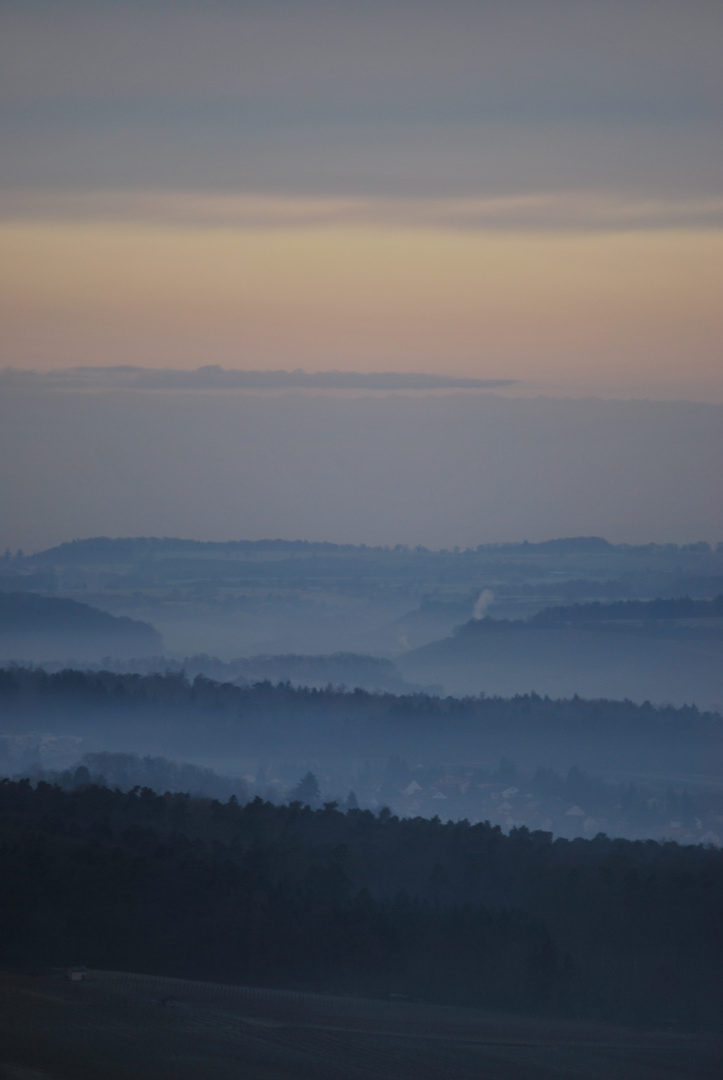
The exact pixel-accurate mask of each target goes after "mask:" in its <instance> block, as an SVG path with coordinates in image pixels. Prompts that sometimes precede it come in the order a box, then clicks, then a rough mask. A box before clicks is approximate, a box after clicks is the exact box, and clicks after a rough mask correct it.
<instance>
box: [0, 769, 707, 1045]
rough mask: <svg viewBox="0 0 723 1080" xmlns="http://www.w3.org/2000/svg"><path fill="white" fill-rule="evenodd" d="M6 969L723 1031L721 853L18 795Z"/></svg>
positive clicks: (356, 818) (5, 848)
mask: <svg viewBox="0 0 723 1080" xmlns="http://www.w3.org/2000/svg"><path fill="white" fill-rule="evenodd" d="M0 866H1V871H0V909H1V910H2V912H3V935H2V942H1V944H0V963H2V964H3V965H4V966H6V967H8V966H9V967H14V968H15V969H17V968H18V967H24V968H25V969H27V967H28V965H30V966H33V965H35V966H36V967H38V966H39V967H40V968H42V967H45V968H46V969H47V967H49V966H52V965H62V966H64V965H67V964H69V963H84V964H87V965H88V966H89V967H93V968H112V969H116V970H131V971H139V972H145V973H148V974H158V975H167V976H178V977H182V978H192V979H205V980H212V981H219V982H229V983H237V984H244V985H256V986H267V987H277V988H285V989H288V990H297V991H308V990H312V991H322V992H327V993H335V994H340V993H351V994H357V995H362V996H372V997H374V996H384V997H386V996H389V995H390V994H391V995H400V996H403V997H406V998H409V999H422V1000H424V1001H429V1002H437V1003H440V1004H447V1005H474V1006H483V1007H487V1008H494V1009H512V1010H518V1011H523V1012H528V1013H530V1012H533V1013H539V1014H545V1015H558V1016H570V1017H578V1018H598V1019H605V1020H615V1021H623V1022H625V1023H634V1024H636V1023H642V1024H646V1025H661V1024H662V1025H665V1026H671V1025H674V1026H680V1027H682V1028H699V1029H709V1030H715V1029H717V1028H718V1027H719V1025H720V1017H721V1015H723V854H721V852H720V851H718V850H716V849H712V848H703V847H681V846H679V845H677V844H675V843H668V844H664V845H661V844H657V843H654V842H648V843H639V842H638V843H630V842H627V841H620V840H618V841H613V840H608V839H606V838H604V837H598V838H596V839H595V840H592V841H585V840H576V841H573V842H570V841H565V840H556V841H553V840H552V839H551V837H550V835H549V834H545V833H530V832H528V831H527V830H525V829H519V830H514V831H513V832H512V833H511V834H510V835H509V836H504V835H503V834H502V833H501V832H500V830H499V829H498V828H494V827H491V826H489V825H486V824H481V825H476V826H470V825H469V823H467V822H460V823H457V824H453V823H448V824H446V825H444V824H442V823H441V822H439V821H438V820H437V821H428V820H424V819H421V818H417V819H411V820H399V819H398V818H396V817H394V816H393V815H391V814H390V813H389V812H388V811H387V812H382V813H380V814H379V815H374V814H373V813H371V812H370V811H364V810H356V811H349V812H347V813H346V814H344V813H341V812H339V811H338V810H336V809H334V807H333V806H331V805H328V806H326V807H324V808H322V809H320V810H317V811H313V810H311V809H310V808H309V807H304V806H302V805H301V803H295V804H292V805H290V806H283V807H280V806H274V805H272V804H270V803H265V802H263V801H262V800H260V799H257V800H254V801H252V802H251V803H249V804H247V805H245V806H241V805H239V803H238V802H237V801H236V800H235V799H231V800H229V801H228V802H227V803H220V802H218V801H214V800H194V799H191V798H190V797H188V796H184V795H171V794H166V795H157V794H155V793H154V792H153V791H151V790H150V789H140V790H138V789H137V790H135V791H133V792H130V793H125V794H124V793H121V792H112V791H109V790H108V789H107V788H99V787H94V786H89V787H87V788H85V789H82V790H77V791H75V792H72V793H68V792H64V791H62V790H60V789H59V788H57V787H53V786H51V785H49V784H44V783H41V784H38V785H37V786H36V787H35V788H33V786H32V785H31V784H30V783H28V782H27V781H22V782H18V783H13V782H9V781H3V782H2V784H0Z"/></svg>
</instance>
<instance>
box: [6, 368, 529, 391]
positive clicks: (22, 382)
mask: <svg viewBox="0 0 723 1080" xmlns="http://www.w3.org/2000/svg"><path fill="white" fill-rule="evenodd" d="M514 382H515V380H514V379H464V378H454V377H453V376H451V375H435V374H426V373H424V372H419V373H415V372H399V371H379V372H361V371H315V372H306V371H302V369H301V368H297V369H296V370H295V371H242V370H239V369H232V370H224V368H222V367H220V366H219V365H218V364H208V365H206V366H205V367H200V368H197V369H196V370H195V371H181V370H178V369H174V368H142V367H134V366H132V365H121V366H115V367H74V368H63V369H61V370H60V371H52V372H38V371H18V370H16V369H14V368H4V369H3V370H0V387H1V386H3V385H4V386H6V387H13V386H14V387H22V386H27V387H31V386H32V387H47V388H52V387H57V388H61V389H62V388H63V387H65V388H81V389H93V388H99V389H102V388H106V389H108V388H121V389H123V388H124V389H132V390H278V389H282V390H288V389H294V390H461V389H466V390H490V389H496V388H498V387H503V386H512V385H513V384H514Z"/></svg>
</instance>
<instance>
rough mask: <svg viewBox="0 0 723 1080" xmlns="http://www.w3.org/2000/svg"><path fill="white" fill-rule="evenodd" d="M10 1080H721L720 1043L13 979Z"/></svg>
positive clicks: (454, 1013) (3, 1034) (301, 998)
mask: <svg viewBox="0 0 723 1080" xmlns="http://www.w3.org/2000/svg"><path fill="white" fill-rule="evenodd" d="M0 1006H1V1007H0V1042H1V1043H2V1050H0V1075H1V1076H2V1077H3V1078H6V1080H71V1078H72V1080H86V1078H88V1080H90V1078H92V1080H96V1078H97V1077H98V1076H101V1075H102V1076H103V1077H105V1078H106V1080H120V1078H126V1077H129V1076H133V1077H134V1078H135V1080H170V1078H173V1080H198V1078H200V1077H203V1078H204V1080H225V1078H227V1077H228V1078H229V1080H231V1078H234V1080H236V1078H237V1077H239V1076H243V1077H244V1080H290V1078H292V1077H293V1078H298V1077H313V1078H314V1080H346V1078H348V1080H367V1078H368V1080H438V1078H439V1077H443V1076H454V1077H455V1078H456V1080H479V1077H481V1076H484V1077H494V1078H495V1080H546V1078H547V1077H565V1078H566V1080H575V1078H578V1077H579V1078H581V1080H582V1078H583V1077H584V1078H585V1080H608V1078H609V1077H611V1076H614V1077H615V1078H616V1080H709V1078H710V1077H712V1076H715V1075H720V1071H719V1070H720V1069H721V1068H722V1067H723V1050H722V1047H721V1043H720V1040H719V1039H717V1038H716V1037H714V1036H706V1035H695V1036H686V1035H681V1034H678V1033H675V1032H663V1033H660V1032H658V1033H647V1032H642V1031H635V1030H631V1029H623V1028H617V1027H610V1026H604V1025H597V1024H583V1023H573V1022H569V1021H566V1022H565V1021H553V1020H544V1019H525V1018H520V1017H517V1016H511V1015H506V1014H504V1013H490V1012H483V1011H478V1010H474V1009H461V1008H444V1007H439V1006H427V1005H423V1004H415V1003H409V1002H397V1001H374V1000H364V999H358V998H337V997H331V996H328V997H327V996H323V995H313V994H299V993H286V992H283V991H269V990H255V989H251V988H248V987H236V986H223V985H216V984H212V983H199V982H188V981H184V980H180V979H166V978H161V977H153V976H144V975H136V974H123V973H119V972H107V971H90V972H89V973H88V977H87V980H86V981H85V982H83V983H71V982H68V981H66V980H65V979H64V978H63V976H62V973H60V972H55V973H53V974H45V975H42V976H35V977H30V976H21V975H15V974H12V973H9V972H5V973H2V974H0Z"/></svg>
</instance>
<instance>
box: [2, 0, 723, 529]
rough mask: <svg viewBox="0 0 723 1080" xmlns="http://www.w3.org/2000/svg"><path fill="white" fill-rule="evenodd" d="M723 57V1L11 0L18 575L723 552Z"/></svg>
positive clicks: (7, 131) (11, 320)
mask: <svg viewBox="0 0 723 1080" xmlns="http://www.w3.org/2000/svg"><path fill="white" fill-rule="evenodd" d="M722 47H723V5H721V4H720V2H719V0H688V2H686V3H685V4H683V3H682V2H680V0H675V2H669V0H534V2H533V0H505V2H504V3H503V2H501V0H494V2H493V0H474V2H467V0H446V2H445V3H441V2H438V0H413V2H412V0H384V2H382V0H365V2H364V3H359V2H354V3H352V2H347V0H334V2H326V0H308V2H305V0H295V2H294V3H291V2H284V0H264V2H260V0H253V2H251V0H247V2H244V0H235V2H224V0H206V2H204V3H199V2H193V3H191V2H188V0H173V3H170V2H167V0H154V2H153V3H147V2H146V3H140V2H134V0H124V2H122V3H121V2H115V0H93V2H85V0H52V2H46V0H23V2H9V0H0V414H1V416H2V425H1V426H0V451H1V453H0V462H2V465H1V466H0V506H2V508H3V512H2V514H0V545H2V546H5V545H8V546H10V547H12V548H13V549H14V548H15V547H23V548H25V549H26V550H32V549H38V548H41V547H43V546H48V545H50V544H52V543H57V542H60V541H62V540H66V539H71V538H73V537H75V536H84V535H93V534H105V535H132V534H134V533H142V534H145V535H154V534H156V535H174V534H176V535H184V536H196V537H198V538H201V539H204V538H205V539H228V538H233V537H248V538H258V537H261V536H269V535H276V536H285V537H294V538H296V537H298V538H308V539H331V540H340V541H345V542H362V541H363V542H366V543H398V542H401V543H410V544H415V543H424V544H427V545H428V546H454V545H460V546H466V545H468V544H469V545H472V546H475V545H476V544H478V543H484V542H492V541H503V540H520V539H524V538H527V539H530V540H539V539H547V538H550V537H553V536H560V535H576V534H578V535H589V534H600V535H605V536H607V537H608V538H609V539H611V540H625V541H628V542H648V541H673V542H679V543H686V542H694V541H697V540H700V539H705V540H709V541H713V542H715V541H718V540H721V539H723V500H721V498H720V477H721V475H723V358H722V356H721V341H723V305H722V304H721V303H720V293H721V288H720V283H721V280H723V161H722V160H721V158H722V157H723V151H722V148H723V139H722V138H721V135H722V134H723V132H722V131H721V127H722V125H723V110H722V109H721V105H722V104H723V65H721V63H720V56H721V52H722ZM5 369H12V371H10V372H8V370H5ZM98 369H103V370H101V371H100V372H99V370H98ZM105 369H107V370H105ZM130 369H134V370H130ZM219 369H223V370H222V371H221V373H220V374H219ZM232 369H233V370H241V369H242V370H245V371H254V372H259V373H262V374H264V373H265V377H266V378H267V383H266V384H265V388H264V387H261V388H259V386H258V385H256V386H255V387H249V386H248V385H246V384H244V385H241V383H240V382H239V381H238V380H239V379H240V378H241V377H240V376H232V375H228V374H224V372H229V371H230V370H232ZM298 369H303V370H304V371H306V372H308V373H312V374H313V373H321V374H324V373H334V372H336V373H337V374H334V375H331V374H328V379H327V383H326V384H325V387H326V388H324V387H323V386H321V385H320V384H319V383H318V382H317V383H313V381H308V382H307V383H305V384H304V385H303V386H302V385H301V382H303V378H304V377H302V376H299V375H298ZM184 372H185V373H187V376H184ZM283 372H292V373H296V374H294V375H284V374H283ZM390 372H391V373H396V374H395V375H394V376H390V375H388V374H383V373H390ZM193 373H195V374H193ZM379 373H382V374H379ZM423 376H428V377H431V376H434V377H435V379H436V380H437V381H436V383H435V386H436V389H434V388H433V389H431V390H430V389H429V384H427V389H426V390H425V388H424V384H423V378H422V377H423ZM184 378H186V380H187V381H185V382H184ZM254 378H256V377H254ZM344 378H347V379H349V378H351V379H352V382H354V380H356V381H355V382H354V385H355V386H356V390H355V391H354V392H353V393H352V392H351V391H349V393H347V392H346V391H345V389H344V386H345V385H346V386H347V387H348V385H349V384H348V383H347V384H344ZM365 378H366V379H367V380H368V379H372V382H368V381H367V382H366V383H365V382H364V379H365ZM234 379H236V382H234ZM390 379H391V380H392V383H394V386H393V387H392V391H393V392H392V391H390V385H391V384H390V381H389V380H390ZM405 379H406V380H407V381H406V383H405V381H404V380H405ZM224 380H225V381H224ZM328 380H331V381H328ZM374 380H376V381H374ZM395 380H396V381H395ZM420 380H422V381H420ZM445 380H446V382H445ZM460 380H462V381H460ZM473 380H477V381H479V385H477V386H476V387H475V386H472V385H470V383H471V381H473ZM241 381H242V382H243V380H241ZM300 381H301V382H300ZM433 381H434V380H433ZM257 382H258V380H257ZM342 384H343V385H342ZM345 394H346V396H345ZM350 394H351V396H350ZM355 395H356V396H355ZM386 395H389V396H386ZM405 395H406V396H405ZM425 395H426V396H425Z"/></svg>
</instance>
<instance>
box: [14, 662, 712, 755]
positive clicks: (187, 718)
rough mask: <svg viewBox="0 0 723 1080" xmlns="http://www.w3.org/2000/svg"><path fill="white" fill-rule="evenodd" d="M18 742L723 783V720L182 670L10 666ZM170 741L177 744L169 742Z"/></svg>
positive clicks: (624, 705)
mask: <svg viewBox="0 0 723 1080" xmlns="http://www.w3.org/2000/svg"><path fill="white" fill-rule="evenodd" d="M0 710H2V712H3V714H4V716H5V718H6V719H5V723H4V729H5V732H6V734H9V735H15V734H22V733H23V732H25V731H27V730H35V731H44V732H47V733H49V734H54V735H60V734H63V735H73V736H82V737H84V738H85V737H92V738H93V739H94V740H95V741H96V742H98V743H102V745H103V746H104V747H105V748H109V749H116V750H121V749H133V750H135V751H138V750H141V751H142V752H145V753H149V752H150V753H160V754H166V755H167V754H168V753H169V749H171V751H172V755H173V756H174V757H176V758H181V759H185V760H193V758H194V757H197V756H199V755H202V756H204V757H208V756H216V757H221V756H222V757H224V758H229V757H232V758H243V757H246V758H249V757H252V758H253V757H258V756H260V755H266V756H268V755H270V756H271V757H273V758H274V759H275V760H279V759H282V760H286V761H288V762H298V761H306V762H308V761H315V760H316V761H319V762H322V763H325V764H326V765H327V766H330V767H331V766H333V765H334V764H335V763H336V765H338V764H339V763H341V762H345V763H347V764H349V765H350V764H351V763H352V762H353V761H362V762H363V761H365V760H369V759H370V758H377V759H384V760H386V759H388V758H389V757H390V756H391V755H393V754H399V755H401V756H402V757H405V758H408V759H409V760H411V761H414V762H424V761H427V762H432V761H440V760H442V761H448V762H460V761H466V762H473V763H474V762H477V763H482V762H495V763H496V762H497V761H499V759H500V757H501V756H503V755H504V756H507V757H509V758H512V759H513V760H515V761H517V763H518V764H519V765H522V766H523V767H525V768H528V769H535V768H537V767H538V766H545V767H550V768H554V769H567V768H569V767H570V766H572V765H577V766H580V767H581V768H585V769H592V770H593V771H594V772H596V773H599V772H600V771H601V770H612V771H614V772H616V773H618V774H619V773H620V772H630V771H635V770H639V771H641V772H644V773H646V774H652V773H653V772H655V771H656V770H658V771H660V772H662V773H663V774H665V775H667V776H674V775H677V774H678V773H679V772H681V771H683V770H687V771H689V772H690V773H696V774H700V775H701V776H705V775H709V774H712V775H715V776H719V762H720V760H721V754H722V752H723V718H721V716H720V715H719V714H717V713H704V712H700V711H699V710H698V709H696V708H695V707H685V708H672V707H654V706H652V705H650V704H649V703H645V704H643V705H636V704H634V703H633V702H631V701H605V700H597V701H586V700H583V699H581V698H577V697H574V698H571V699H568V700H557V701H555V700H551V699H549V698H542V697H539V696H537V695H535V694H525V695H518V696H516V697H513V698H509V699H505V698H486V697H484V696H482V695H478V696H476V697H469V698H461V699H460V698H440V697H433V696H429V695H426V694H422V693H415V694H404V695H397V694H391V693H370V692H367V691H362V690H353V691H350V690H346V689H343V688H332V687H328V688H327V689H325V690H318V689H304V688H297V687H292V686H290V685H289V684H279V685H276V686H274V685H272V684H271V683H270V682H263V683H257V684H255V685H252V686H235V685H233V684H231V683H218V682H214V681H212V680H210V679H208V678H205V677H204V676H198V677H197V678H195V679H194V680H193V681H192V682H190V681H189V680H188V679H186V678H185V676H184V675H183V674H157V675H145V676H143V675H136V674H116V673H113V672H107V671H100V672H97V671H96V672H88V671H78V670H67V671H60V672H58V673H56V674H49V673H47V672H45V671H43V670H41V669H29V668H20V667H15V668H12V667H11V668H6V669H0ZM169 744H171V745H169Z"/></svg>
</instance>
